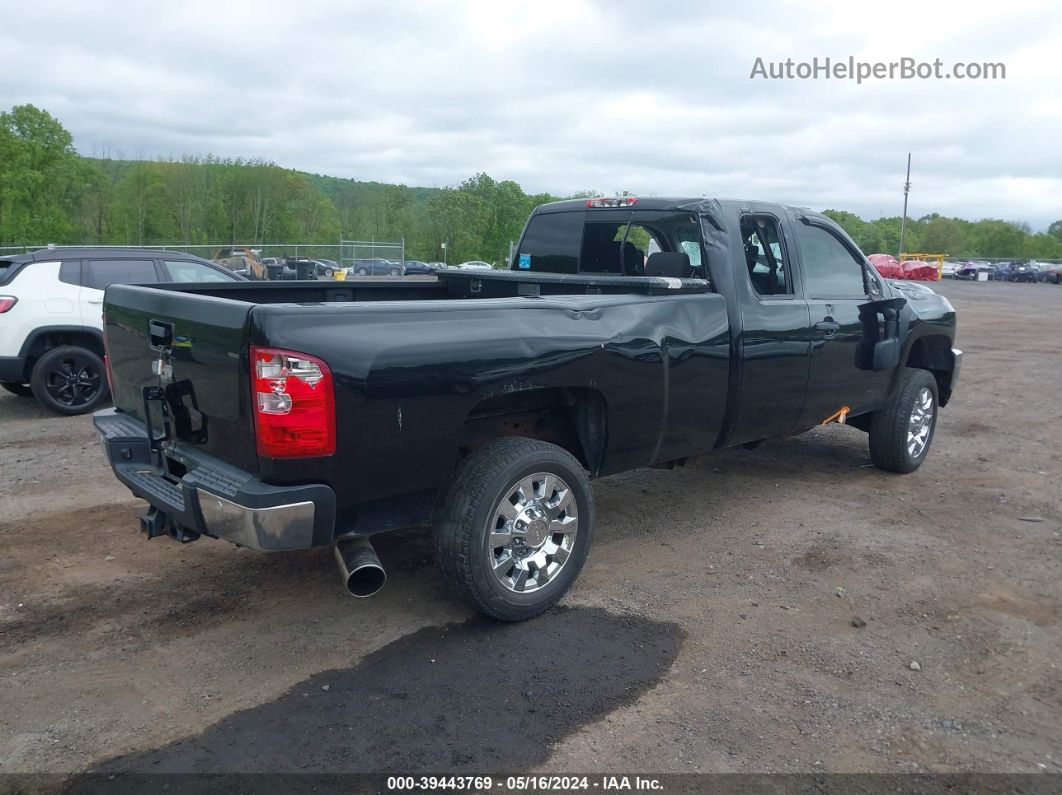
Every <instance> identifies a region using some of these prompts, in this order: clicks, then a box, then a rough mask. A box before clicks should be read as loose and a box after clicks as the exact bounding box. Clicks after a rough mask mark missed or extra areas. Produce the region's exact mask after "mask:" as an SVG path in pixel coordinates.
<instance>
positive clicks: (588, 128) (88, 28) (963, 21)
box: [0, 0, 1062, 228]
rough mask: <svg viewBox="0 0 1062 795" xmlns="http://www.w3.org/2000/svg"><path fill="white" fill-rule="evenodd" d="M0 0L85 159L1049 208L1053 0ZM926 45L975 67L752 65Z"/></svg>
mask: <svg viewBox="0 0 1062 795" xmlns="http://www.w3.org/2000/svg"><path fill="white" fill-rule="evenodd" d="M155 5H156V4H153V3H145V2H143V0H137V1H136V2H127V1H126V0H110V2H107V3H79V2H73V0H68V2H52V1H51V0H34V2H31V3H24V2H17V0H0V52H3V54H4V60H3V63H4V66H3V68H2V69H0V106H4V107H8V106H10V105H14V104H18V103H23V102H32V103H34V104H36V105H39V106H41V107H44V108H45V109H47V110H49V111H50V112H51V113H53V114H54V115H56V116H58V117H59V119H60V120H61V121H62V122H63V124H64V125H66V127H67V128H68V129H69V130H70V131H71V132H72V133H73V135H74V138H75V141H76V144H77V147H78V149H79V150H80V151H81V152H83V153H85V154H93V153H96V154H99V153H101V152H103V151H106V150H109V151H110V153H111V154H112V155H118V154H120V155H122V156H125V157H131V156H146V157H154V156H158V155H164V156H165V155H174V156H179V155H181V154H206V153H208V152H210V153H214V154H218V155H224V156H237V155H242V156H245V157H261V158H266V159H269V160H273V161H275V162H277V163H279V164H280V165H283V166H287V167H292V168H298V169H302V170H305V171H316V172H320V173H326V174H333V175H337V176H342V177H354V178H357V179H375V180H381V181H387V182H404V183H406V184H410V185H437V186H441V185H448V184H456V183H457V182H459V181H460V180H462V179H464V178H465V177H467V176H469V175H471V174H473V173H475V172H477V171H486V172H487V173H489V174H490V175H491V176H493V177H495V178H497V179H514V180H516V181H518V182H519V183H520V184H521V185H523V186H524V188H525V189H527V190H529V191H544V190H549V191H552V192H555V193H565V192H571V191H575V190H581V189H590V188H596V189H599V190H603V191H605V192H609V193H611V192H613V191H616V190H630V191H632V192H634V193H646V194H647V193H661V194H667V193H678V194H687V193H689V194H695V195H701V194H705V195H717V196H738V197H744V198H761V199H771V200H781V201H786V202H793V203H797V204H801V205H807V206H811V207H815V208H826V207H832V208H839V209H849V210H853V211H855V212H858V213H859V214H861V215H863V216H864V217H868V218H874V217H877V216H879V215H882V214H885V215H896V214H898V213H899V210H900V202H901V197H900V190H901V186H902V183H903V168H904V159H905V156H906V153H907V151H909V150H910V151H912V152H913V153H914V166H913V168H914V173H913V174H912V184H913V192H912V196H911V214H912V215H914V216H919V215H923V214H925V213H929V212H934V211H936V212H941V213H944V214H949V215H952V214H953V215H960V216H964V217H968V218H981V217H998V218H1005V219H1008V220H1024V221H1028V222H1030V223H1031V224H1032V225H1033V226H1034V227H1036V228H1041V227H1043V226H1045V225H1046V224H1047V223H1049V222H1051V221H1053V220H1055V219H1058V218H1062V147H1060V146H1059V145H1058V144H1059V139H1060V138H1062V91H1060V89H1059V86H1060V78H1062V8H1060V6H1059V4H1058V2H1057V0H1044V1H1043V2H1041V1H1040V0H1028V1H1027V0H1007V2H1005V3H995V2H993V3H984V2H977V3H973V2H967V3H935V2H930V0H919V1H917V2H910V1H909V0H890V2H878V3H875V4H866V3H852V2H849V1H842V0H837V1H836V2H835V1H834V0H830V1H829V2H817V3H814V4H810V3H806V2H804V3H768V2H756V3H744V2H731V3H725V4H724V3H711V2H703V1H702V2H650V0H642V1H641V2H624V1H622V0H611V2H583V0H561V1H560V2H553V0H536V1H535V2H533V3H526V2H525V3H516V2H503V0H489V1H487V2H469V3H458V2H456V1H452V2H435V1H434V0H419V1H411V2H401V1H400V0H391V2H379V3H375V2H374V3H368V2H355V1H354V0H335V1H334V2H332V1H329V0H322V1H318V0H304V1H303V2H298V3H295V2H280V0H257V1H256V2H242V3H239V2H223V0H212V1H211V2H205V1H201V0H192V1H191V2H177V3H167V4H158V6H157V7H154V6H155ZM850 55H852V56H855V57H856V58H857V59H863V60H868V61H889V60H896V59H898V58H899V57H901V56H905V55H909V56H911V57H914V58H917V59H919V60H925V61H932V60H933V59H934V58H940V59H942V60H943V61H944V65H945V68H946V69H947V68H950V66H951V64H952V63H953V62H955V61H963V62H972V61H978V62H981V61H991V62H1003V63H1004V64H1005V65H1006V79H1005V80H996V81H974V80H965V81H959V80H955V79H951V80H943V79H942V80H928V81H901V80H892V81H888V80H886V81H872V82H869V83H864V84H863V85H856V84H855V83H854V82H852V81H839V80H803V81H801V80H791V81H764V80H750V79H749V73H750V71H751V69H752V66H753V63H754V62H755V59H756V57H757V56H760V57H762V58H764V60H765V61H781V60H784V59H786V58H788V57H791V58H794V59H795V60H798V61H800V60H809V59H811V58H812V57H815V56H818V57H820V58H824V57H826V56H829V57H832V58H834V59H835V60H836V59H846V58H847V57H848V56H850Z"/></svg>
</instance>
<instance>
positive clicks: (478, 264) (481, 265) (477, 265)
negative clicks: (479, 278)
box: [457, 259, 494, 271]
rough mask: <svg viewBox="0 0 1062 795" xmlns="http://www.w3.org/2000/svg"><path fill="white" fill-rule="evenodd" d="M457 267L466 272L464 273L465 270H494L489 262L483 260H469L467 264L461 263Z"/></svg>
mask: <svg viewBox="0 0 1062 795" xmlns="http://www.w3.org/2000/svg"><path fill="white" fill-rule="evenodd" d="M457 267H458V268H460V269H461V270H466V271H467V270H483V269H487V270H493V269H494V266H493V265H491V264H490V263H489V262H484V261H483V260H479V259H474V260H469V261H468V262H462V263H461V264H460V265H458V266H457Z"/></svg>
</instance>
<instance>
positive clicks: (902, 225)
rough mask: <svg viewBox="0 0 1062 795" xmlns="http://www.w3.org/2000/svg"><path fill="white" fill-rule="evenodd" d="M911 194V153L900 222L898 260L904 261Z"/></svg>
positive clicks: (908, 155) (909, 154) (908, 154)
mask: <svg viewBox="0 0 1062 795" xmlns="http://www.w3.org/2000/svg"><path fill="white" fill-rule="evenodd" d="M910 192H911V153H910V152H908V153H907V180H906V181H905V182H904V183H903V219H902V220H901V221H900V250H899V251H898V252H897V253H896V256H897V258H898V259H903V233H904V231H905V229H906V227H907V194H908V193H910Z"/></svg>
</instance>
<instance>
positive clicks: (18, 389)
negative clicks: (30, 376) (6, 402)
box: [0, 381, 33, 397]
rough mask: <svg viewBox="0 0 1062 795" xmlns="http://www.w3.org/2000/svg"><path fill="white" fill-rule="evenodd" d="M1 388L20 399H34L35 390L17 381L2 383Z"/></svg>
mask: <svg viewBox="0 0 1062 795" xmlns="http://www.w3.org/2000/svg"><path fill="white" fill-rule="evenodd" d="M0 387H3V388H4V389H5V390H7V391H8V392H10V393H11V394H12V395H18V396H19V397H33V389H31V388H30V385H29V384H20V383H18V382H17V381H2V382H0Z"/></svg>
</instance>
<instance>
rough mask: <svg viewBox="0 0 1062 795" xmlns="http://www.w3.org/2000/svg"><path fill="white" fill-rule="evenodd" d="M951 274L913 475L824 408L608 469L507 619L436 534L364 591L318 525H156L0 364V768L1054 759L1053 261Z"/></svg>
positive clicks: (502, 768)
mask: <svg viewBox="0 0 1062 795" xmlns="http://www.w3.org/2000/svg"><path fill="white" fill-rule="evenodd" d="M939 289H940V291H941V292H943V293H944V294H946V295H947V296H948V297H949V298H951V300H952V301H953V303H954V304H955V306H956V308H957V309H958V311H959V323H960V330H959V341H958V345H959V347H961V348H963V349H964V350H965V351H966V361H965V365H964V368H963V372H962V377H961V383H960V385H959V388H958V391H957V394H956V397H955V399H954V400H953V401H952V403H951V405H949V406H948V407H947V408H946V409H945V410H944V411H943V414H942V417H941V420H940V423H939V426H938V429H937V435H936V440H935V442H934V446H933V450H932V452H931V453H930V455H929V458H928V460H927V462H926V463H925V465H924V466H923V467H922V468H921V470H919V472H917V473H916V474H914V475H910V476H900V475H892V474H886V473H884V472H881V471H879V470H877V469H875V468H873V467H871V466H870V465H869V457H868V453H867V444H866V437H865V436H864V435H863V434H862V433H860V432H859V431H856V430H854V429H850V428H842V427H837V426H832V427H829V428H823V429H818V430H815V431H813V432H810V433H808V434H806V435H804V436H802V437H799V438H796V439H792V440H788V441H784V442H779V443H773V444H768V445H764V446H762V447H760V448H759V449H757V450H754V451H744V450H742V451H733V452H727V453H724V454H720V455H715V456H706V457H703V458H700V459H698V460H694V461H691V462H690V464H689V465H688V466H687V467H685V468H682V469H677V470H675V471H664V470H638V471H635V472H630V473H627V474H623V475H620V476H616V477H611V478H607V479H604V480H600V481H598V482H596V484H595V494H596V498H597V505H598V524H597V529H596V537H595V541H594V547H593V549H592V550H591V556H590V560H589V563H588V564H587V567H586V569H585V570H584V572H583V575H582V577H581V579H580V580H579V582H578V583H577V584H576V586H575V588H574V589H573V590H572V592H571V593H569V595H568V596H567V597H565V599H564V600H563V601H562V606H561V607H559V608H557V609H555V610H553V611H551V612H550V613H548V614H547V615H545V616H543V617H542V618H540V619H537V620H535V621H531V622H528V623H525V624H521V625H516V626H506V625H499V624H494V623H491V622H488V621H485V620H482V619H479V618H477V617H475V616H473V615H472V614H471V613H470V611H469V610H468V609H466V608H465V607H464V606H463V604H461V603H460V602H458V601H457V600H455V599H454V598H453V597H451V596H450V594H449V593H448V592H447V591H446V590H445V589H444V588H443V585H442V581H441V579H440V576H439V574H438V572H437V570H436V568H435V565H434V562H433V561H432V551H431V545H430V543H429V538H428V536H427V534H426V533H424V532H415V533H412V534H407V535H404V536H392V537H388V538H384V539H382V540H381V541H380V543H379V545H378V547H379V552H380V556H381V558H382V559H383V562H384V565H385V566H387V567H388V570H389V574H390V580H389V582H388V584H387V586H386V587H385V588H384V590H383V591H382V592H381V593H380V594H379V595H378V596H376V597H374V598H373V599H368V600H357V601H355V600H352V599H351V598H350V597H349V596H347V595H346V594H345V593H344V591H343V590H342V589H341V587H340V584H339V580H338V576H337V573H336V570H335V568H336V567H335V564H334V561H333V558H332V555H331V552H330V550H320V551H311V552H306V553H294V554H276V555H264V554H260V553H255V552H251V551H247V550H240V549H236V548H234V547H232V546H230V545H228V544H226V543H224V542H217V541H211V540H209V539H204V540H202V541H199V542H197V543H195V544H191V545H187V546H180V545H178V544H176V543H175V542H172V541H169V540H158V539H157V540H154V541H151V542H148V541H145V540H144V539H143V538H142V537H141V536H140V535H139V533H138V530H137V522H136V517H137V514H138V512H139V510H140V507H141V503H139V502H138V501H136V500H134V499H132V498H131V497H130V495H129V494H128V492H126V491H125V489H124V488H122V487H121V486H120V485H119V484H118V483H117V481H115V480H114V479H113V477H112V476H111V473H110V471H109V470H108V468H107V466H106V465H105V463H104V461H103V459H102V456H101V454H100V451H99V449H98V447H97V444H96V441H95V437H94V435H93V433H92V430H91V425H90V421H89V419H88V418H85V417H77V418H62V417H57V416H53V415H50V414H49V413H47V412H46V411H45V410H44V409H42V408H41V407H39V406H38V405H37V404H36V403H35V402H34V401H33V400H29V399H22V398H15V397H12V396H10V395H7V394H6V393H3V394H2V395H0V503H2V509H0V677H2V679H0V682H2V685H0V773H4V772H6V773H12V772H34V771H35V772H50V773H70V774H74V773H78V772H80V771H85V770H87V769H91V768H101V769H103V770H150V771H155V772H165V771H189V770H191V771H196V772H205V771H213V770H218V771H254V770H268V771H295V772H297V771H305V770H313V771H329V772H336V771H376V772H378V771H387V772H399V773H409V772H414V771H418V770H422V769H428V770H433V771H435V772H446V771H450V772H462V773H483V772H505V773H519V772H525V771H533V772H545V773H566V772H572V771H580V772H595V771H604V772H615V771H617V770H623V771H630V772H647V773H649V772H655V773H663V772H698V771H719V772H763V771H804V772H821V771H842V772H862V771H874V772H886V773H897V772H905V771H995V772H1017V771H1021V772H1040V771H1050V772H1060V770H1062V677H1060V671H1059V666H1060V665H1062V633H1060V632H1059V628H1060V625H1062V623H1060V622H1062V576H1060V575H1062V537H1060V532H1062V501H1060V496H1059V495H1060V488H1059V484H1060V483H1062V423H1060V422H1059V406H1060V403H1059V399H1060V397H1062V288H1057V287H1054V286H1050V285H1014V284H997V283H988V284H977V283H950V282H949V283H944V284H942V285H940V286H939ZM856 618H858V619H860V620H859V621H854V619H856ZM861 622H865V626H856V625H855V624H860V623H861ZM914 662H916V663H917V664H918V665H917V666H912V663H914ZM918 667H920V670H913V668H918Z"/></svg>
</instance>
